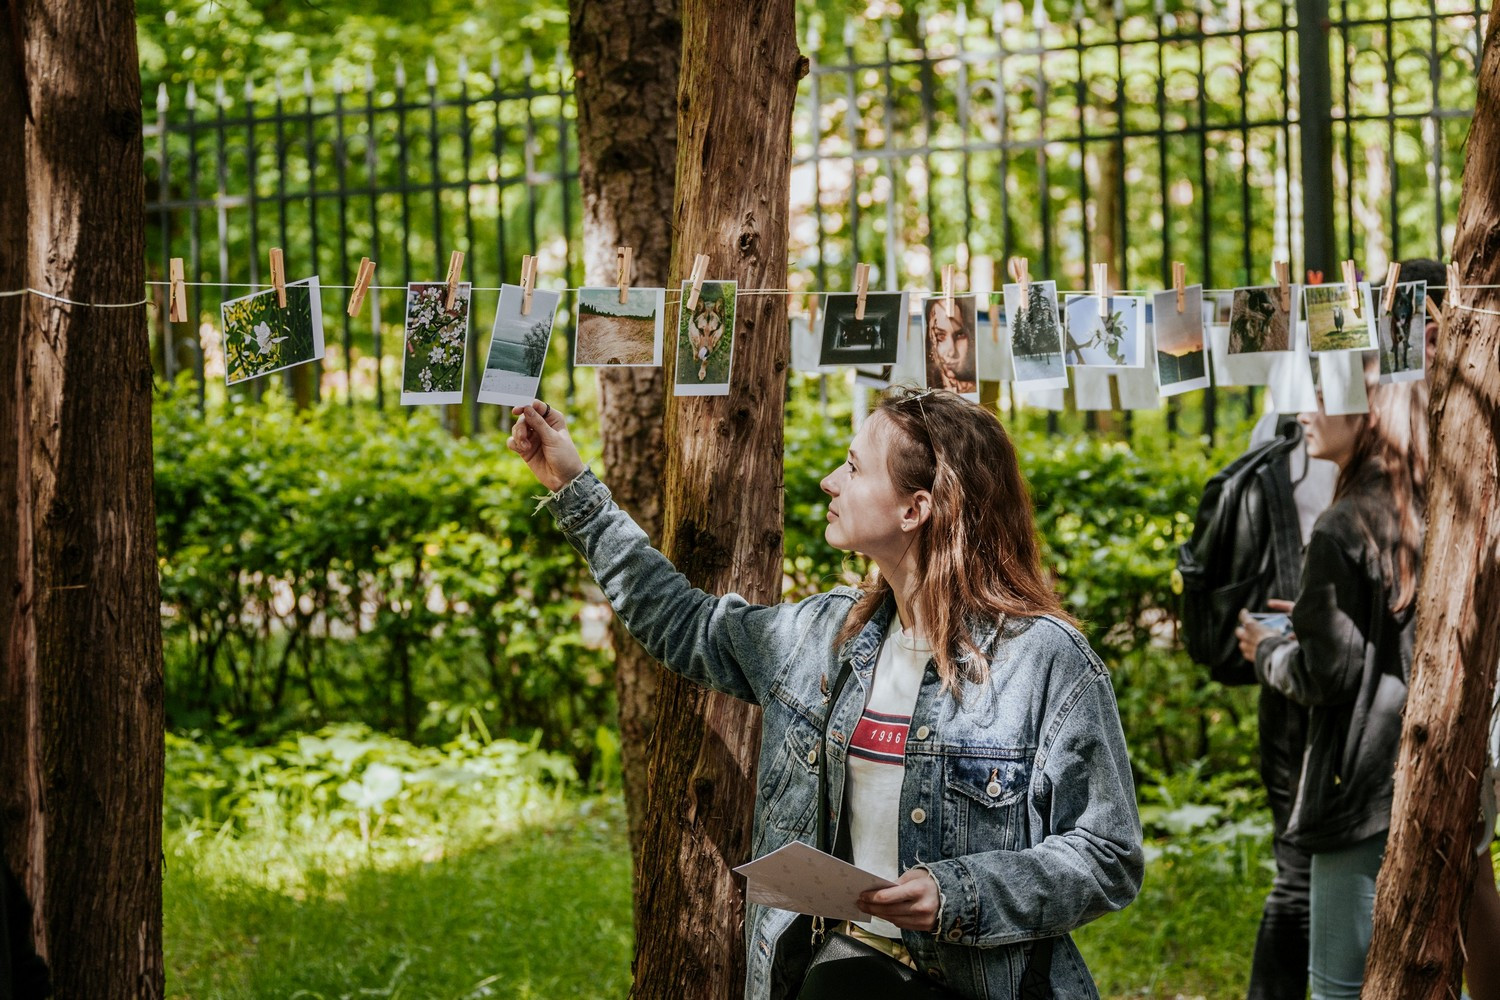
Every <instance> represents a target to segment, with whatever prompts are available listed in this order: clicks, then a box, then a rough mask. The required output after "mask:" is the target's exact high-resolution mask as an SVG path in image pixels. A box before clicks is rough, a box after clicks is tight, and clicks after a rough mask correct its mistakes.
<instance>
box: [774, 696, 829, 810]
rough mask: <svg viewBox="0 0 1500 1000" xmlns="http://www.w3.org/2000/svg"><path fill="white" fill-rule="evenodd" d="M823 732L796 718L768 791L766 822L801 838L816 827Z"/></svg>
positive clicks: (778, 756)
mask: <svg viewBox="0 0 1500 1000" xmlns="http://www.w3.org/2000/svg"><path fill="white" fill-rule="evenodd" d="M822 736H823V734H822V732H821V731H819V730H818V729H817V728H816V727H814V726H813V725H812V724H811V723H809V722H807V721H805V720H803V719H802V718H800V717H796V716H794V717H793V718H792V719H791V721H790V722H789V724H788V725H787V727H786V732H785V734H784V736H783V738H782V745H781V751H780V753H778V754H777V755H776V757H775V758H774V759H775V761H776V769H775V773H774V774H773V775H772V776H771V781H770V782H769V784H767V785H766V786H764V787H765V788H766V813H765V815H766V822H768V823H769V824H770V825H771V826H773V827H775V828H776V829H777V830H779V831H781V832H782V833H785V834H790V835H792V836H794V837H800V836H801V835H802V834H804V833H807V832H808V831H810V830H812V828H813V818H814V817H813V810H814V809H815V808H816V807H817V798H818V768H820V767H822V766H823V759H822V757H823V748H822V746H821V743H822Z"/></svg>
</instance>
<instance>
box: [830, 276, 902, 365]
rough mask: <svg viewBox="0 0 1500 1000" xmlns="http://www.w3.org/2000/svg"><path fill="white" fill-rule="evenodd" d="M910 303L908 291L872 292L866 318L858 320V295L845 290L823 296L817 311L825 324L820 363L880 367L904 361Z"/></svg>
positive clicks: (866, 301)
mask: <svg viewBox="0 0 1500 1000" xmlns="http://www.w3.org/2000/svg"><path fill="white" fill-rule="evenodd" d="M908 308H909V306H908V300H907V295H906V293H905V292H871V293H869V294H868V295H866V296H865V311H864V318H863V319H855V315H854V314H855V313H857V312H858V311H859V296H858V295H855V294H854V293H853V292H842V293H838V294H834V295H825V296H823V301H822V302H821V303H819V308H818V313H819V315H820V316H821V318H822V322H823V327H822V332H821V334H820V337H821V347H820V349H819V353H818V364H819V366H822V367H829V366H854V367H860V368H866V369H870V368H878V367H882V366H884V365H894V364H895V363H896V362H897V361H899V360H901V343H902V341H903V340H904V339H905V335H906V313H907V309H908Z"/></svg>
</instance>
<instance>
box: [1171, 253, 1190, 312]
mask: <svg viewBox="0 0 1500 1000" xmlns="http://www.w3.org/2000/svg"><path fill="white" fill-rule="evenodd" d="M1172 288H1173V290H1175V291H1176V292H1177V311H1178V312H1184V311H1185V310H1186V309H1187V265H1186V264H1184V263H1183V262H1182V261H1180V260H1174V261H1172Z"/></svg>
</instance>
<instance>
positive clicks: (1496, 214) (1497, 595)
mask: <svg viewBox="0 0 1500 1000" xmlns="http://www.w3.org/2000/svg"><path fill="white" fill-rule="evenodd" d="M1489 24H1490V29H1489V36H1488V38H1487V39H1486V41H1485V48H1484V60H1483V63H1482V65H1481V67H1480V70H1479V99H1478V103H1477V106H1476V107H1475V109H1474V122H1473V125H1472V126H1471V127H1470V130H1469V142H1468V154H1467V157H1466V161H1465V163H1464V174H1463V177H1464V182H1463V193H1462V196H1461V197H1460V200H1459V209H1458V235H1457V238H1456V240H1455V243H1454V247H1453V260H1454V262H1455V263H1456V264H1457V265H1458V270H1459V274H1460V278H1461V281H1462V282H1463V284H1465V285H1467V286H1470V287H1469V289H1467V290H1465V291H1464V292H1463V293H1462V299H1463V303H1464V305H1465V306H1472V307H1474V308H1475V309H1476V310H1477V309H1484V310H1489V311H1488V312H1478V311H1472V312H1471V311H1469V310H1467V309H1456V308H1454V307H1453V305H1452V303H1445V312H1446V315H1447V322H1446V324H1445V327H1446V329H1445V330H1444V331H1443V335H1442V337H1441V339H1440V343H1439V346H1438V349H1437V351H1436V356H1435V357H1434V358H1433V359H1432V360H1431V361H1430V362H1429V363H1430V365H1431V374H1430V376H1429V377H1430V379H1431V383H1432V409H1431V431H1432V438H1431V440H1432V460H1431V462H1430V465H1429V468H1430V470H1431V471H1430V474H1429V480H1428V488H1427V542H1426V556H1425V565H1424V567H1423V570H1422V585H1421V586H1420V587H1419V588H1418V591H1417V639H1416V651H1415V656H1414V658H1413V663H1412V676H1411V688H1410V691H1409V693H1408V695H1407V700H1406V716H1405V722H1404V724H1403V726H1402V733H1401V753H1400V757H1399V760H1398V762H1397V765H1396V796H1395V802H1394V805H1393V807H1392V813H1391V831H1390V840H1389V843H1388V845H1387V847H1386V853H1385V861H1384V863H1383V864H1382V866H1381V870H1380V878H1379V881H1378V883H1377V888H1376V896H1375V928H1374V937H1373V939H1372V941H1371V942H1370V955H1369V959H1368V962H1367V964H1366V967H1365V987H1364V993H1363V995H1364V996H1367V997H1382V998H1385V997H1390V998H1400V1000H1408V998H1410V1000H1417V998H1427V997H1430V998H1439V997H1457V996H1458V980H1459V974H1460V973H1461V972H1462V971H1463V951H1462V946H1461V943H1462V932H1463V918H1464V912H1465V910H1466V909H1467V907H1468V890H1469V887H1470V885H1471V880H1472V876H1473V866H1474V851H1473V847H1474V835H1475V819H1476V817H1477V816H1478V815H1479V809H1478V801H1479V777H1480V775H1481V774H1483V773H1484V769H1485V746H1486V742H1487V740H1486V736H1487V734H1488V731H1489V718H1490V704H1491V701H1490V698H1491V692H1492V690H1493V688H1494V681H1495V662H1496V660H1497V659H1500V631H1497V630H1496V629H1495V627H1494V618H1495V612H1496V610H1497V609H1500V548H1497V546H1500V509H1497V503H1496V501H1497V496H1496V494H1497V490H1500V450H1497V435H1500V371H1497V370H1496V368H1495V358H1496V356H1497V355H1500V317H1497V315H1496V312H1495V311H1496V310H1500V295H1497V294H1496V292H1495V290H1494V289H1493V288H1488V289H1481V288H1474V287H1473V286H1475V285H1479V286H1484V285H1496V284H1500V253H1497V251H1496V248H1497V247H1500V43H1497V41H1496V39H1497V28H1500V0H1495V2H1494V3H1493V6H1492V9H1491V11H1490V21H1489Z"/></svg>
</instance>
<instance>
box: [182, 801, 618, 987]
mask: <svg viewBox="0 0 1500 1000" xmlns="http://www.w3.org/2000/svg"><path fill="white" fill-rule="evenodd" d="M599 805H600V803H599V802H598V801H597V800H590V801H588V802H585V803H584V804H583V807H582V808H581V809H580V810H579V811H577V812H575V813H573V814H572V815H567V816H564V817H562V818H560V819H558V820H557V821H555V822H552V823H549V824H544V825H539V826H536V827H533V828H529V829H525V830H523V831H521V832H519V833H516V834H512V835H510V836H507V837H505V838H503V839H496V840H492V841H490V842H488V843H480V844H476V845H472V846H469V847H467V848H466V849H464V850H463V851H461V852H459V853H454V854H442V853H436V852H434V851H433V850H432V848H431V846H430V845H428V846H426V847H424V848H423V850H425V851H426V852H428V854H429V858H428V859H426V860H424V859H422V858H412V859H410V860H409V861H408V862H407V863H405V864H399V865H390V864H386V865H383V866H378V867H377V866H371V867H369V868H366V869H363V870H356V871H352V872H348V873H344V874H330V873H328V872H327V871H323V870H319V869H312V870H309V871H306V872H305V875H306V876H307V877H306V878H305V879H304V880H303V883H302V886H301V887H299V888H297V889H295V890H289V889H277V888H273V887H270V886H267V885H266V884H265V879H264V878H263V877H262V873H263V872H264V871H265V867H264V862H265V860H266V859H265V858H264V857H261V856H259V855H262V854H264V853H266V852H268V851H271V850H274V848H272V847H271V845H268V844H266V843H264V842H263V841H261V840H258V839H255V838H247V839H246V840H243V841H236V842H234V843H233V844H227V843H225V842H222V841H221V842H218V843H215V840H214V839H213V838H206V837H200V838H196V839H192V838H188V837H185V836H182V835H181V834H180V833H178V834H169V838H168V855H167V873H166V885H165V897H166V899H165V911H166V912H165V919H166V955H167V996H168V997H169V998H189V997H190V998H194V1000H209V998H213V1000H219V998H223V1000H240V998H245V1000H249V998H271V997H275V998H296V1000H334V998H351V1000H353V998H379V997H386V998H400V1000H428V998H431V1000H437V998H442V1000H458V998H476V1000H477V998H481V997H483V998H526V1000H530V998H538V1000H540V998H555V997H588V998H593V997H598V998H606V997H608V998H618V997H623V996H624V995H625V994H626V992H627V990H628V988H629V982H630V948H631V927H630V860H629V851H628V848H627V846H626V842H625V836H624V832H623V818H622V814H621V811H620V810H619V808H618V807H611V806H605V807H603V808H600V807H599Z"/></svg>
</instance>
